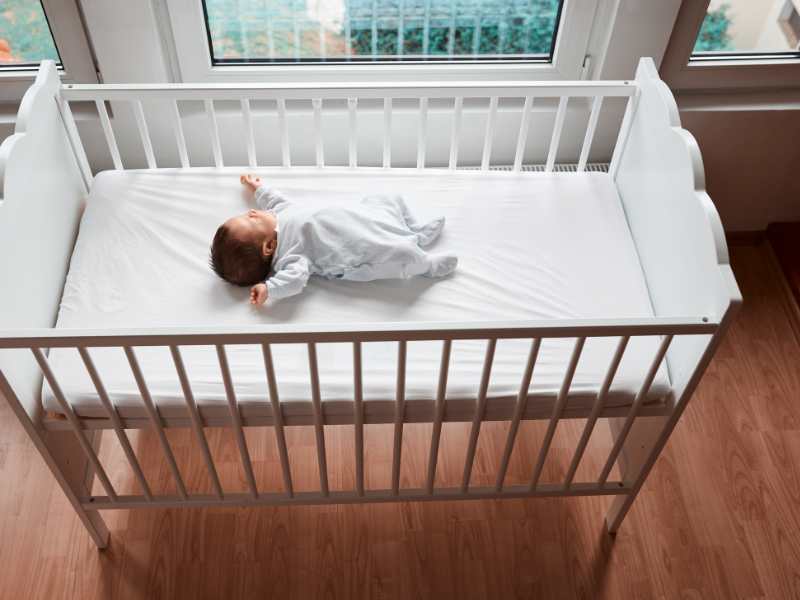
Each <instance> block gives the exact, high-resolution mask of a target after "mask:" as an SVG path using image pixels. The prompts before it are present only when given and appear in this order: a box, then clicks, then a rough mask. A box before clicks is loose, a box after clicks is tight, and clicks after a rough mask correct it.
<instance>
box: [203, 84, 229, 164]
mask: <svg viewBox="0 0 800 600" xmlns="http://www.w3.org/2000/svg"><path fill="white" fill-rule="evenodd" d="M203 103H204V104H205V107H206V117H207V118H208V128H209V129H210V130H211V149H212V150H213V151H214V166H215V167H217V168H219V167H224V166H225V163H224V162H223V160H222V146H221V145H220V143H219V127H217V112H216V111H215V110H214V101H213V100H209V99H206V100H204V101H203Z"/></svg>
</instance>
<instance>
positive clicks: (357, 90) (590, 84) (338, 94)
mask: <svg viewBox="0 0 800 600" xmlns="http://www.w3.org/2000/svg"><path fill="white" fill-rule="evenodd" d="M636 89H637V86H636V82H634V81H519V82H508V81H485V82H473V81H449V82H430V81H409V82H401V83H398V82H369V83H365V82H344V83H314V84H308V83H246V84H235V83H234V84H229V83H225V84H219V83H217V84H214V83H206V84H194V83H193V84H183V83H164V84H141V83H140V84H67V85H64V86H62V88H61V95H62V97H63V98H64V99H66V100H69V101H75V100H97V99H99V98H102V99H105V100H131V99H144V98H147V99H158V98H162V99H164V98H167V99H173V100H206V99H210V100H242V99H248V100H258V99H278V98H283V99H294V98H303V99H315V98H320V99H347V98H352V97H358V98H420V97H425V98H453V97H459V96H460V97H478V98H485V97H491V96H495V97H515V96H519V97H522V96H536V97H538V98H560V97H563V96H571V97H584V98H586V97H588V98H593V97H629V96H633V95H635V93H636Z"/></svg>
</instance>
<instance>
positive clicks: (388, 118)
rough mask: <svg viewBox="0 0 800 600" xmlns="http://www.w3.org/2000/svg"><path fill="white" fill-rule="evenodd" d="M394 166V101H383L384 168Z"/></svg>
mask: <svg viewBox="0 0 800 600" xmlns="http://www.w3.org/2000/svg"><path fill="white" fill-rule="evenodd" d="M391 166H392V99H391V98H384V99H383V168H384V169H388V168H389V167H391Z"/></svg>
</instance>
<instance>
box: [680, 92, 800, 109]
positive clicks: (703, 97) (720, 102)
mask: <svg viewBox="0 0 800 600" xmlns="http://www.w3.org/2000/svg"><path fill="white" fill-rule="evenodd" d="M674 93H675V99H676V101H677V102H678V108H679V109H680V110H681V111H687V112H703V111H714V112H721V111H731V112H733V111H769V110H800V88H783V89H760V90H759V89H757V90H718V91H710V90H698V91H693V90H677V91H675V92H674Z"/></svg>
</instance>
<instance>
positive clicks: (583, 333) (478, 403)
mask: <svg viewBox="0 0 800 600" xmlns="http://www.w3.org/2000/svg"><path fill="white" fill-rule="evenodd" d="M517 325H519V324H517ZM716 327H717V324H715V323H709V322H706V321H705V320H703V319H699V320H695V319H680V320H679V319H671V320H664V319H649V320H646V322H634V323H619V322H618V323H616V324H615V326H608V325H606V326H604V325H602V324H598V323H593V324H592V323H587V324H582V325H575V324H574V323H573V324H572V325H571V326H569V327H562V328H560V329H556V330H554V329H553V328H552V327H548V326H544V325H539V326H532V327H531V328H530V330H529V331H530V332H531V333H533V334H538V335H523V334H522V333H521V332H522V331H525V330H524V328H522V329H521V328H520V327H518V326H517V327H516V328H515V329H514V330H513V331H509V330H508V329H507V328H504V327H501V326H500V327H498V326H495V327H493V328H490V327H485V326H484V327H482V328H481V327H476V328H474V329H473V330H471V331H470V329H469V328H467V329H458V330H447V329H445V328H444V327H442V326H439V327H434V328H432V329H431V330H428V331H426V330H425V329H413V330H412V329H410V328H409V329H406V330H404V329H402V328H398V329H397V330H393V331H392V332H391V339H392V341H393V343H394V344H396V348H397V362H396V386H395V387H396V389H395V408H394V417H393V420H392V423H393V436H392V442H391V444H392V466H391V479H390V484H389V486H388V487H387V488H386V489H382V490H381V489H378V490H375V489H367V488H366V482H365V464H364V463H365V456H364V427H365V418H364V387H363V385H364V384H363V369H364V365H363V348H362V342H363V341H373V340H374V339H375V337H373V336H369V335H367V336H364V335H363V334H364V333H365V332H364V331H361V332H360V333H361V334H362V335H360V336H359V335H358V333H357V332H348V337H349V339H350V343H351V344H352V356H353V415H352V417H353V418H352V421H351V425H352V432H353V436H354V440H355V477H354V482H353V485H352V489H351V490H344V491H342V490H331V489H330V483H329V480H328V477H329V473H328V463H327V455H326V444H325V427H326V425H328V424H329V423H327V422H326V418H325V415H324V413H323V407H322V392H321V386H320V364H319V357H318V353H317V345H318V343H324V342H328V341H338V340H337V338H336V337H333V338H326V337H325V335H321V332H319V331H317V332H310V333H309V332H302V333H300V332H294V334H293V335H292V336H290V337H288V338H282V337H281V334H280V333H275V332H272V333H260V334H258V333H256V334H253V333H252V332H251V333H242V334H239V335H237V336H235V337H233V338H228V337H226V336H225V335H224V334H217V335H216V336H209V335H206V336H203V337H202V338H197V337H193V336H191V335H190V337H185V336H181V335H179V334H174V335H172V336H164V335H159V334H157V333H153V334H150V335H139V336H130V335H127V336H119V335H116V336H115V335H108V334H106V335H104V336H100V337H94V336H91V335H89V336H86V337H85V336H77V337H74V336H70V335H69V334H68V333H65V332H63V331H58V330H55V331H52V330H49V331H47V332H40V333H41V335H40V336H38V337H37V336H33V335H29V336H25V335H23V336H22V337H21V338H17V339H16V341H15V340H13V338H0V347H2V346H6V347H27V348H30V349H31V351H32V352H33V354H34V357H35V358H36V360H37V363H38V364H39V366H40V369H41V371H42V374H43V376H44V378H45V379H46V380H47V382H48V384H49V385H50V388H51V389H52V390H53V393H54V395H55V397H56V399H57V400H58V402H59V405H60V406H61V408H62V411H63V413H64V415H65V416H66V419H67V420H66V424H67V425H68V427H69V428H70V429H71V430H72V431H73V432H74V433H75V434H76V435H77V436H78V439H79V441H80V440H82V441H81V447H82V448H83V451H84V453H85V454H86V456H87V458H88V459H89V460H90V462H91V464H92V466H93V468H94V472H95V473H96V475H97V476H98V478H99V480H100V483H101V485H102V487H103V489H104V491H105V494H106V495H105V496H94V495H93V496H91V497H87V498H84V499H83V501H84V502H91V504H92V505H93V506H96V507H102V508H127V507H131V506H179V505H195V504H202V505H213V504H233V505H238V504H290V503H303V504H309V503H312V504H313V503H328V502H357V501H365V502H366V501H369V502H372V501H384V500H388V499H390V498H394V499H396V500H410V499H414V500H417V499H424V500H430V499H442V498H452V499H464V498H504V497H522V496H542V495H545V496H548V495H585V494H617V495H619V494H626V493H627V492H628V490H629V489H631V485H633V482H632V481H631V477H633V475H631V474H630V473H628V474H627V475H626V471H625V470H624V469H622V471H621V473H622V476H623V478H622V479H621V480H619V481H610V480H609V476H610V474H611V471H612V468H613V467H614V465H615V464H617V463H618V461H619V460H620V458H621V455H622V454H623V452H624V451H625V447H626V441H627V439H628V437H629V434H630V433H631V430H632V428H633V426H634V423H635V422H636V420H637V419H638V418H639V417H640V416H641V410H642V407H643V405H644V402H645V398H646V397H647V394H648V393H649V391H650V388H651V386H652V384H653V381H654V380H655V377H656V374H657V372H658V370H659V368H661V367H662V363H663V361H664V359H665V356H666V353H667V350H668V348H669V347H670V344H671V343H672V341H673V339H674V338H675V337H676V336H681V335H694V334H698V333H711V332H713V331H714V330H715V328H716ZM377 331H379V332H380V331H381V330H380V329H378V330H377ZM484 332H489V335H486V334H485V333H484ZM421 333H425V335H420V334H421ZM414 334H416V335H414ZM459 334H460V335H459ZM609 335H615V336H616V337H617V338H618V341H617V343H616V346H615V349H614V351H613V355H612V356H610V360H609V364H608V367H607V370H606V373H605V376H604V378H603V381H602V384H601V387H600V389H599V391H598V393H597V395H596V399H595V402H594V404H593V405H592V409H591V412H590V413H589V414H588V415H586V417H585V418H586V419H587V420H586V425H585V427H584V429H583V431H582V434H581V436H580V440H579V441H578V442H577V444H576V446H575V448H574V451H573V453H572V456H571V458H570V460H569V467H568V469H567V470H566V474H565V476H564V477H563V480H562V481H559V482H555V483H553V482H546V483H543V482H542V481H541V478H542V474H543V472H544V467H545V463H546V461H547V460H548V455H549V453H550V448H551V445H552V443H553V439H554V436H555V432H556V429H557V428H558V425H559V422H560V421H561V419H562V418H563V417H564V411H565V408H566V406H567V400H568V398H569V395H570V387H571V385H572V380H573V378H574V375H575V373H576V370H577V368H578V365H579V363H580V360H581V356H582V353H583V350H584V348H585V345H586V343H587V342H588V341H589V340H590V339H591V338H592V337H608V336H609ZM296 336H301V337H302V338H303V342H304V343H305V345H306V347H307V353H308V368H309V380H310V386H311V388H310V389H311V399H312V403H311V405H312V411H313V423H312V427H313V429H314V434H315V446H316V462H317V468H318V472H319V485H318V489H317V491H315V492H297V491H296V490H295V489H294V485H293V481H292V472H291V464H292V461H291V459H290V453H289V448H288V445H287V441H286V436H285V432H284V429H285V423H284V415H283V412H282V405H281V402H280V399H279V396H278V379H277V373H276V370H275V367H274V364H273V359H272V353H271V345H272V344H274V343H292V342H297V341H299V339H298V337H296ZM634 336H651V337H653V336H657V337H659V338H660V342H659V345H658V347H657V350H656V352H655V356H654V357H653V358H652V360H651V362H650V364H649V366H648V369H647V372H646V373H645V374H644V375H643V381H642V382H641V386H640V387H639V389H638V392H637V394H636V396H635V398H634V399H633V401H632V403H631V405H630V406H629V407H628V408H627V409H626V410H627V415H626V416H625V418H624V420H623V419H619V421H620V422H621V423H622V424H621V426H620V427H619V433H618V435H617V436H616V438H615V440H614V444H613V447H612V448H611V449H610V451H609V454H608V456H607V458H606V459H605V461H604V463H603V468H602V471H601V472H600V474H599V476H598V477H597V478H596V479H594V480H592V481H578V482H576V481H574V479H575V474H576V472H577V469H578V466H579V464H580V462H581V459H582V458H583V456H584V453H585V450H586V446H587V443H588V440H589V437H590V436H591V433H592V431H593V429H594V427H595V424H596V422H597V420H598V418H600V416H601V415H602V414H603V408H604V405H605V403H606V400H607V398H608V394H609V390H610V389H611V386H612V384H613V381H614V377H615V375H616V373H617V371H618V368H619V365H620V363H621V361H622V358H623V355H624V353H625V350H626V348H627V347H628V345H629V341H630V338H631V337H634ZM508 337H514V338H527V339H529V340H530V349H529V352H528V356H527V359H526V360H525V365H524V370H523V372H522V376H521V381H520V387H519V390H518V392H517V394H516V401H515V405H514V412H513V415H512V416H511V418H510V420H509V421H508V422H509V429H508V433H507V435H506V440H505V444H504V447H503V451H502V456H501V458H500V462H499V466H498V467H497V471H496V473H494V474H492V475H493V477H494V484H493V485H492V486H480V485H479V486H475V485H472V484H471V480H472V475H473V468H474V463H475V458H476V453H477V449H478V444H479V439H480V434H481V426H482V423H483V422H484V421H485V420H486V409H487V405H488V400H487V398H488V390H489V386H490V383H491V378H492V368H493V366H494V361H495V354H496V349H497V343H498V341H499V340H501V339H505V338H508ZM554 338H561V339H565V338H571V339H573V340H574V342H573V346H572V351H571V354H570V357H569V361H568V363H567V364H566V365H565V370H564V374H563V379H562V382H561V385H560V388H559V391H558V394H557V396H556V398H555V401H554V403H553V405H552V410H551V413H550V415H549V417H548V418H547V428H546V432H545V434H544V438H543V441H542V443H541V445H540V447H539V449H538V452H537V454H536V455H535V456H532V457H531V461H532V463H531V464H532V465H533V470H532V473H531V476H530V480H529V482H528V483H527V484H517V483H513V484H507V483H506V476H507V473H508V470H509V464H510V462H511V456H512V454H513V453H514V451H515V446H516V445H517V441H518V440H517V438H518V432H519V427H520V424H521V422H522V420H524V419H526V416H525V410H526V406H527V403H528V397H529V393H530V392H529V390H530V387H531V383H532V381H533V379H534V377H535V374H536V365H537V359H538V358H539V355H540V352H541V349H542V346H543V343H544V342H545V341H546V340H547V339H554ZM378 339H380V335H379V336H378ZM414 339H426V340H430V339H438V340H440V341H441V343H442V349H441V357H440V365H439V373H438V383H437V387H436V395H435V405H434V410H433V413H432V419H431V421H430V422H431V437H430V442H429V447H428V461H427V467H426V473H425V478H424V483H423V486H422V487H421V488H418V489H409V488H407V487H403V486H402V478H401V473H402V467H403V452H402V449H403V435H404V425H405V423H406V422H408V420H407V417H408V415H407V414H406V383H407V382H406V376H407V373H406V369H407V362H408V352H409V347H408V341H411V340H414ZM457 339H477V340H481V339H482V340H485V344H486V345H485V351H484V357H483V366H482V369H481V373H480V382H479V385H478V390H477V394H476V397H475V402H474V412H473V414H472V416H471V417H470V418H469V420H467V419H464V420H465V421H467V422H470V423H471V424H470V427H469V437H468V441H467V444H466V452H465V455H464V462H463V470H462V474H461V479H460V485H458V486H457V487H454V488H442V487H437V486H436V480H437V471H438V467H439V460H440V459H439V454H440V452H439V451H440V445H441V435H442V425H443V423H444V421H445V410H446V406H447V402H446V398H447V387H448V378H449V374H450V367H451V354H452V350H453V341H454V340H457ZM165 340H167V343H166V344H165V343H164V342H165ZM265 340H269V341H265ZM318 340H319V341H318ZM62 342H63V343H62ZM229 343H230V344H247V343H251V344H254V345H257V346H260V348H261V351H262V354H263V359H264V373H265V377H266V382H267V388H268V392H269V402H270V405H271V408H272V423H271V427H272V428H273V430H274V431H275V439H276V445H277V452H278V456H279V458H280V464H281V472H282V478H283V489H282V490H279V491H275V490H273V489H261V488H260V487H259V485H258V483H257V481H256V478H255V473H254V466H253V461H252V458H251V456H250V452H249V448H248V444H247V440H246V438H245V435H244V427H245V425H244V424H243V421H242V416H241V413H240V405H239V403H238V400H237V397H236V392H235V389H234V381H233V377H232V374H231V369H230V365H229V363H228V357H227V353H226V344H229ZM184 344H186V345H194V344H203V345H209V344H211V345H213V346H214V347H215V349H216V353H217V358H218V362H219V367H220V373H221V378H222V382H223V385H224V389H225V394H226V398H227V403H228V409H229V417H230V419H229V423H228V425H227V427H230V428H231V429H232V431H233V433H234V436H235V440H236V445H237V449H238V452H239V458H240V460H241V465H242V469H243V472H244V475H245V484H246V488H247V490H246V492H245V493H242V492H241V491H234V490H226V489H225V488H224V486H223V485H222V483H221V481H220V478H219V474H218V471H217V466H216V464H215V460H214V457H213V455H212V453H211V452H210V449H209V444H208V440H207V438H206V434H205V428H206V427H208V426H209V423H208V422H207V420H206V419H204V417H203V415H202V414H201V412H200V411H199V409H198V407H197V404H196V401H195V398H194V395H193V392H192V388H191V384H190V380H189V377H188V374H187V370H186V365H185V364H184V360H183V357H182V354H181V350H180V346H181V345H184ZM92 346H105V347H112V346H119V347H121V348H122V349H123V351H124V353H125V355H126V357H127V359H128V363H129V365H130V368H131V372H132V374H133V377H134V379H135V382H136V385H137V387H138V389H139V392H140V395H141V399H142V406H143V407H144V409H145V412H146V414H147V418H148V420H149V423H150V427H151V428H152V429H153V430H155V432H156V434H157V437H158V440H159V446H160V448H161V451H162V454H163V457H164V458H165V460H166V462H167V465H168V466H169V471H170V473H171V475H172V480H173V482H174V484H175V488H176V490H177V494H175V495H169V494H163V493H160V494H159V493H154V492H153V490H152V488H151V486H150V485H149V483H148V481H147V479H146V477H145V475H144V473H143V470H142V467H141V465H140V464H139V462H138V460H137V458H136V455H135V453H134V452H133V450H132V448H131V446H130V442H129V440H128V437H127V435H126V432H125V425H124V420H123V419H121V417H120V416H119V413H118V410H117V408H116V407H115V406H114V405H113V403H112V402H111V400H110V398H109V394H108V390H107V389H106V387H105V385H104V384H103V380H102V377H101V375H100V373H99V371H98V369H97V366H96V364H95V363H94V361H93V360H92V357H91V355H90V353H89V348H90V347H92ZM134 346H166V347H167V348H168V349H169V351H170V354H171V357H172V361H173V363H174V366H175V370H176V375H177V379H178V381H179V383H180V387H181V390H182V392H183V396H184V400H185V404H186V407H187V411H188V416H189V423H188V424H187V425H186V427H189V428H191V429H192V431H193V434H194V436H195V438H196V439H197V441H198V443H199V448H200V452H201V454H202V457H203V462H204V464H205V468H206V471H207V474H208V475H209V480H210V482H211V488H212V489H211V493H210V494H207V493H202V494H198V493H195V492H189V491H188V490H187V487H186V484H185V482H184V480H183V477H182V475H181V473H180V470H179V467H178V463H177V461H176V458H175V455H174V454H173V451H172V448H171V447H170V444H169V441H168V439H167V436H166V429H167V428H168V427H169V425H168V424H166V422H165V421H164V420H163V418H162V415H161V414H160V411H159V409H158V408H157V407H156V405H155V402H154V399H153V397H152V395H151V392H150V389H149V386H148V382H147V380H146V375H145V373H144V371H143V369H142V368H141V366H140V362H139V360H138V358H137V355H136V352H135V350H134ZM46 347H68V348H75V349H76V350H77V351H78V352H79V354H80V356H81V359H82V360H83V363H84V366H85V367H86V370H87V373H88V374H89V376H90V378H91V380H92V382H93V383H94V386H95V389H96V390H97V393H98V398H99V399H100V403H101V405H102V407H103V409H104V411H105V413H106V414H107V415H108V418H109V420H110V425H109V426H108V428H109V429H113V430H114V432H115V434H116V436H117V439H118V440H119V441H120V443H121V445H122V449H123V451H124V454H125V457H126V459H127V460H128V463H129V465H130V466H131V469H132V470H133V473H134V475H135V476H136V480H137V482H138V483H139V485H140V487H141V491H142V493H141V495H135V494H133V495H131V494H128V495H124V496H121V495H119V494H118V493H117V492H116V491H115V490H114V488H113V485H112V484H111V482H110V480H109V478H108V475H107V474H106V472H105V471H104V469H103V465H102V461H101V460H100V457H99V455H98V453H97V452H96V451H95V449H94V448H93V447H92V446H91V444H89V442H88V440H87V439H86V438H85V436H84V431H83V430H84V428H85V426H86V423H87V422H89V421H91V419H82V418H81V417H79V416H78V415H77V414H76V412H75V409H74V408H73V405H72V404H71V403H70V401H69V399H68V398H67V397H66V395H65V393H64V391H63V389H62V387H61V386H60V384H59V381H58V375H57V373H55V372H54V370H53V369H52V368H51V367H50V365H49V363H48V361H47V359H46V358H45V355H44V352H43V348H46ZM666 410H667V411H669V410H674V408H673V407H669V406H667V408H666ZM667 414H668V413H665V414H664V417H665V418H666V415H667ZM63 423H64V422H63V421H62V424H63ZM62 429H63V427H62Z"/></svg>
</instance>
